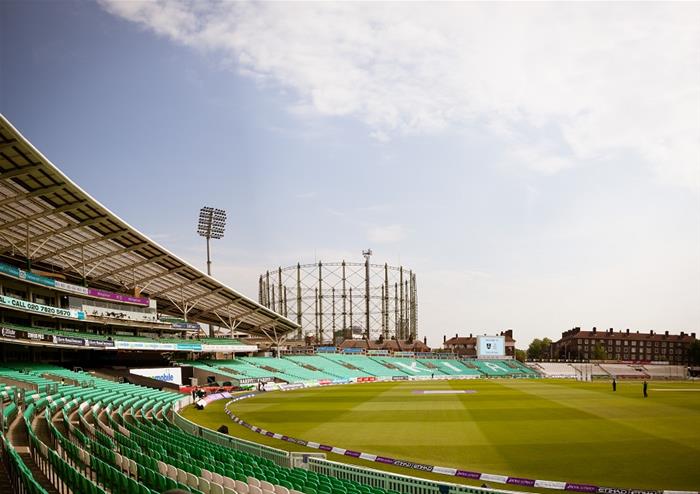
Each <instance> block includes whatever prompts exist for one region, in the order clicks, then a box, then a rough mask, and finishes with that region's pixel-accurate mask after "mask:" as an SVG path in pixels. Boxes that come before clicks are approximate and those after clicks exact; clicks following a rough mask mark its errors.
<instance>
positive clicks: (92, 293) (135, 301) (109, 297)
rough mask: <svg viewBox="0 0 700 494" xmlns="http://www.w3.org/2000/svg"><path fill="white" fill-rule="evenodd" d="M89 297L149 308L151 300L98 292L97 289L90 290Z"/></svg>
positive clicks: (103, 291) (102, 291)
mask: <svg viewBox="0 0 700 494" xmlns="http://www.w3.org/2000/svg"><path fill="white" fill-rule="evenodd" d="M87 294H88V296H90V297H95V298H101V299H103V300H114V301H115V302H124V303H125V304H134V305H143V306H146V307H148V305H149V304H150V300H149V299H147V298H146V297H133V296H131V295H124V294H121V293H114V292H107V291H105V290H97V289H95V288H88V293H87Z"/></svg>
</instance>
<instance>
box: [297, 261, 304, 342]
mask: <svg viewBox="0 0 700 494" xmlns="http://www.w3.org/2000/svg"><path fill="white" fill-rule="evenodd" d="M297 324H298V325H299V332H298V333H299V339H301V338H302V331H303V330H302V327H301V264H299V263H297Z"/></svg>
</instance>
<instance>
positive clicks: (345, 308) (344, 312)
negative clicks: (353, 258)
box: [341, 261, 348, 336]
mask: <svg viewBox="0 0 700 494" xmlns="http://www.w3.org/2000/svg"><path fill="white" fill-rule="evenodd" d="M342 273H343V276H342V284H343V293H342V294H341V297H342V299H343V331H345V330H346V329H347V328H348V325H347V321H346V319H345V316H346V315H347V307H346V305H345V302H346V300H345V299H346V293H345V281H346V280H345V261H343V264H342ZM343 336H345V335H343Z"/></svg>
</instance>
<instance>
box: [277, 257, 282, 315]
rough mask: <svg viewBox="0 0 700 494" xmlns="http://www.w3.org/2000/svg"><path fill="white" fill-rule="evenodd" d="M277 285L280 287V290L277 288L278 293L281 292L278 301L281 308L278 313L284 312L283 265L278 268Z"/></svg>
mask: <svg viewBox="0 0 700 494" xmlns="http://www.w3.org/2000/svg"><path fill="white" fill-rule="evenodd" d="M277 286H278V287H279V290H277V293H278V294H279V300H278V301H277V306H278V307H279V310H278V311H277V313H278V314H282V267H281V266H280V267H278V268H277Z"/></svg>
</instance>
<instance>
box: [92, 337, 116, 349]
mask: <svg viewBox="0 0 700 494" xmlns="http://www.w3.org/2000/svg"><path fill="white" fill-rule="evenodd" d="M85 346H89V347H92V348H113V347H114V342H113V341H112V340H93V339H90V338H86V339H85Z"/></svg>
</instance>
